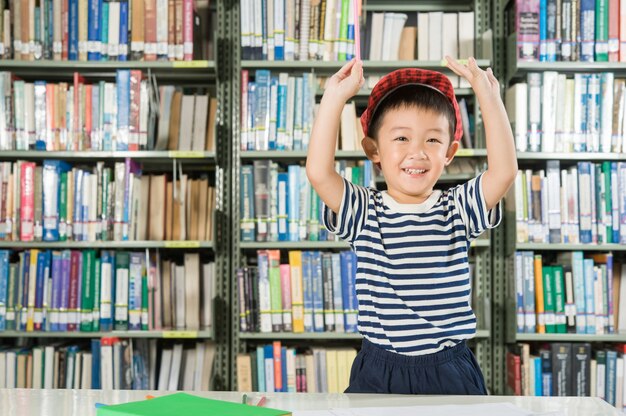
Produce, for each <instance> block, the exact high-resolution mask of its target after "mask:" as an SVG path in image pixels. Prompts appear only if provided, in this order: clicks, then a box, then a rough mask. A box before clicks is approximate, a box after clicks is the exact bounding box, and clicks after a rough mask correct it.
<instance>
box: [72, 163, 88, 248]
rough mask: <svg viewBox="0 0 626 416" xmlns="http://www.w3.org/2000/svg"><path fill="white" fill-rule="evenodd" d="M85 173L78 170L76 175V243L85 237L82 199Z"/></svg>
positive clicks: (73, 231)
mask: <svg viewBox="0 0 626 416" xmlns="http://www.w3.org/2000/svg"><path fill="white" fill-rule="evenodd" d="M84 173H85V172H84V171H83V170H82V169H76V171H75V174H74V216H73V218H72V221H73V222H74V225H73V226H72V235H73V236H74V240H75V241H80V240H81V237H82V236H83V227H82V221H81V219H82V211H81V207H82V206H83V203H82V198H83V174H84Z"/></svg>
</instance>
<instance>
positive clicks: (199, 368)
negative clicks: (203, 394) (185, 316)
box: [190, 342, 206, 391]
mask: <svg viewBox="0 0 626 416" xmlns="http://www.w3.org/2000/svg"><path fill="white" fill-rule="evenodd" d="M205 350H206V348H205V345H204V343H203V342H197V343H196V348H195V349H194V350H193V352H194V354H195V364H196V365H195V367H194V368H193V386H192V388H191V389H190V390H194V391H200V390H202V378H203V374H202V373H203V370H204V355H205Z"/></svg>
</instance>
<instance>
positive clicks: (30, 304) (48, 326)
mask: <svg viewBox="0 0 626 416" xmlns="http://www.w3.org/2000/svg"><path fill="white" fill-rule="evenodd" d="M11 257H12V255H11V252H10V251H7V250H1V251H0V305H1V306H2V308H0V330H18V331H26V332H32V331H50V332H65V331H68V332H72V331H84V332H90V331H111V330H113V329H115V330H159V329H162V328H165V329H168V328H176V329H191V330H194V329H196V330H197V329H199V328H210V327H212V325H211V319H212V305H213V302H212V301H213V297H214V294H215V288H214V285H215V270H214V268H215V266H214V263H205V262H201V260H200V256H199V254H198V253H186V254H185V255H184V259H183V261H182V262H180V263H181V264H177V263H176V262H175V261H171V260H163V261H161V258H160V255H159V253H158V252H156V253H155V252H149V251H148V250H146V251H145V252H131V253H129V252H125V251H117V252H115V251H109V250H102V251H101V252H100V253H99V255H98V253H97V252H96V250H93V249H88V250H83V251H79V250H71V251H70V250H63V251H43V250H37V249H32V250H25V251H22V252H19V253H17V255H16V261H13V260H12V259H11Z"/></svg>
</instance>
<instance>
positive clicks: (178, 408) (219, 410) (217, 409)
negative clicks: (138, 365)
mask: <svg viewBox="0 0 626 416" xmlns="http://www.w3.org/2000/svg"><path fill="white" fill-rule="evenodd" d="M97 415H98V416H144V415H145V416H148V415H150V416H171V415H185V416H207V415H219V416H289V415H291V412H288V411H286V410H277V409H270V408H267V407H259V406H250V405H247V404H241V403H232V402H225V401H222V400H213V399H205V398H203V397H198V396H192V395H190V394H186V393H176V394H170V395H167V396H162V397H157V398H154V399H149V400H142V401H139V402H130V403H124V404H116V405H111V406H102V407H99V408H98V409H97Z"/></svg>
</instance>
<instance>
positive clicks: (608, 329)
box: [515, 251, 626, 334]
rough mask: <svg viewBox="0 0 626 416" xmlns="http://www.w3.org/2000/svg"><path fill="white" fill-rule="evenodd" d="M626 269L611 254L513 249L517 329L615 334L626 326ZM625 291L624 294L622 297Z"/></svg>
mask: <svg viewBox="0 0 626 416" xmlns="http://www.w3.org/2000/svg"><path fill="white" fill-rule="evenodd" d="M625 279H626V267H622V263H621V262H618V261H614V259H613V254H612V253H603V254H594V255H589V256H588V257H586V258H585V257H584V255H583V253H582V252H581V251H575V252H571V253H560V254H559V255H558V256H557V258H556V260H555V261H554V262H552V261H548V260H546V258H545V257H544V256H542V255H540V254H536V253H534V252H532V251H518V252H516V253H515V300H516V311H517V312H516V313H517V331H518V332H519V333H522V332H527V333H535V332H536V333H578V334H605V333H615V332H617V331H620V330H623V329H624V328H626V303H625V302H624V299H626V293H624V294H623V293H622V292H624V291H626V281H624V283H623V284H622V281H623V280H625ZM622 295H624V297H623V296H622Z"/></svg>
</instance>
